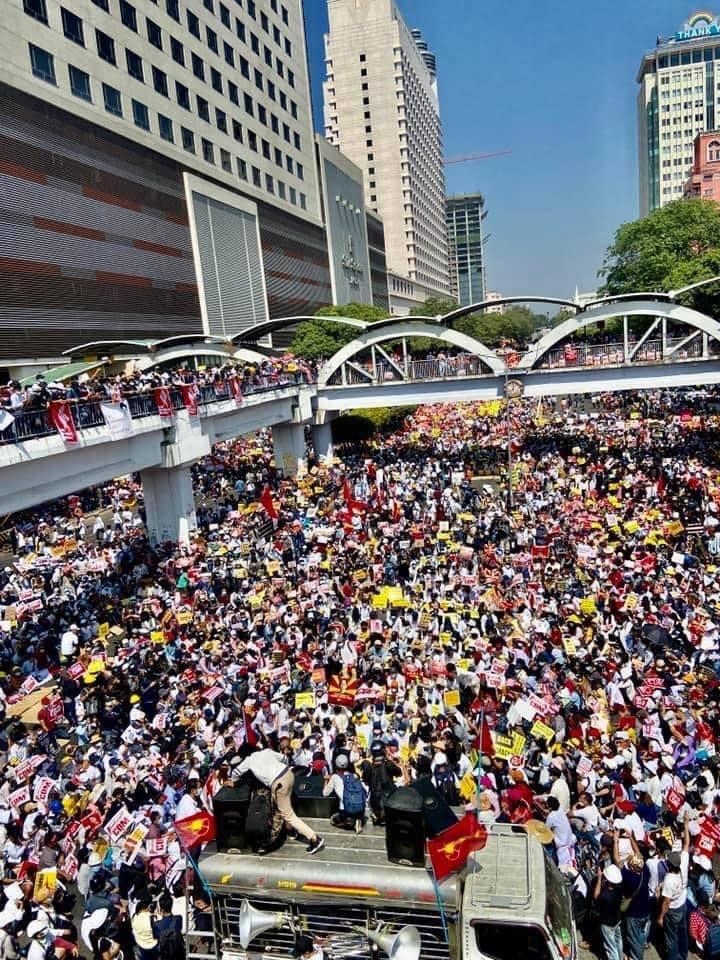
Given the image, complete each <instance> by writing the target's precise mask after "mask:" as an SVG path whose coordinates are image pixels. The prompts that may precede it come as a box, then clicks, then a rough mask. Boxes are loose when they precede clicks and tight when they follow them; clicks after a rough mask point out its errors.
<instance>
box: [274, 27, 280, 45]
mask: <svg viewBox="0 0 720 960" xmlns="http://www.w3.org/2000/svg"><path fill="white" fill-rule="evenodd" d="M272 35H273V40H274V41H275V43H276V44H277V45H278V46H280V45H281V40H282V36H281V35H280V30H279V29H278V28H277V27H275V26H274V27H273V28H272Z"/></svg>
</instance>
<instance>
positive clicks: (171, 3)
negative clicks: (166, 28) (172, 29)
mask: <svg viewBox="0 0 720 960" xmlns="http://www.w3.org/2000/svg"><path fill="white" fill-rule="evenodd" d="M165 9H166V10H167V15H168V16H169V17H170V18H171V19H172V20H174V21H175V22H176V23H180V4H179V3H178V0H165Z"/></svg>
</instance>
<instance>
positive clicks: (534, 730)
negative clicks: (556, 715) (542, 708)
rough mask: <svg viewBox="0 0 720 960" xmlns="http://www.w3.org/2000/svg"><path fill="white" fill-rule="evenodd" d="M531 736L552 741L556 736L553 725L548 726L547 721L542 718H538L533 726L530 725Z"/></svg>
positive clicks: (548, 741) (547, 741)
mask: <svg viewBox="0 0 720 960" xmlns="http://www.w3.org/2000/svg"><path fill="white" fill-rule="evenodd" d="M530 736H531V737H537V738H538V740H544V741H545V742H546V743H550V741H551V740H552V739H553V737H554V736H555V731H554V730H553V728H552V727H550V726H548V725H547V723H543V722H542V720H536V721H535V723H534V724H533V725H532V727H530Z"/></svg>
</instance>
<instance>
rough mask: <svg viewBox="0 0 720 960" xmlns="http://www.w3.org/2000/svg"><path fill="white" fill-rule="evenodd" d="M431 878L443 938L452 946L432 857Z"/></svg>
mask: <svg viewBox="0 0 720 960" xmlns="http://www.w3.org/2000/svg"><path fill="white" fill-rule="evenodd" d="M430 876H431V878H432V885H433V890H434V892H435V900H436V901H437V905H438V910H439V911H440V922H441V923H442V928H443V936H444V937H445V943H446V944H447V945H448V947H449V946H450V933H449V931H448V925H447V917H446V916H445V907H444V905H443V902H442V896H441V895H440V884H439V883H438V882H437V877H436V876H435V867H434V866H433V862H432V857H430Z"/></svg>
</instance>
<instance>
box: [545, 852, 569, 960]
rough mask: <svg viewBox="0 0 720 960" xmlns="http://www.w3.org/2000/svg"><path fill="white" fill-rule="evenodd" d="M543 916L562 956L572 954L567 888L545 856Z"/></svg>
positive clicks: (556, 869) (559, 874)
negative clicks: (545, 899)
mask: <svg viewBox="0 0 720 960" xmlns="http://www.w3.org/2000/svg"><path fill="white" fill-rule="evenodd" d="M545 890H546V897H547V903H546V907H545V916H546V918H547V924H548V926H549V928H550V933H551V935H552V938H553V940H554V942H555V945H556V946H557V948H558V950H559V952H560V955H561V956H562V957H569V956H571V954H572V923H573V920H572V907H571V904H570V897H569V895H568V889H567V886H566V884H565V881H564V879H563V877H562V874H561V873H560V871H559V870H558V868H557V867H556V866H555V864H554V863H553V862H552V861H551V860H549V859H548V858H547V857H546V858H545Z"/></svg>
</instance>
